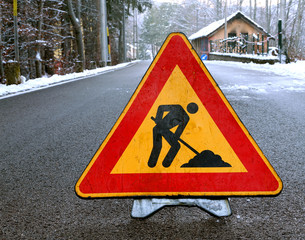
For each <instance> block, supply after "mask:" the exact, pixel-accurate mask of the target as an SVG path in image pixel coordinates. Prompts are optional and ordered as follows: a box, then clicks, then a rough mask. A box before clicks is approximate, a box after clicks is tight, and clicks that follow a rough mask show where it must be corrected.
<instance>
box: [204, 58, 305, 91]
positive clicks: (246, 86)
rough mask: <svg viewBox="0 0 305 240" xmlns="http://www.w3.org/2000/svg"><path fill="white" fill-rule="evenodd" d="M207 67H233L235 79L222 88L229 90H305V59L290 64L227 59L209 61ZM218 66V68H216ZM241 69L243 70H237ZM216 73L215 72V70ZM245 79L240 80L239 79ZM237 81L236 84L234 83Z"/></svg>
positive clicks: (232, 74)
mask: <svg viewBox="0 0 305 240" xmlns="http://www.w3.org/2000/svg"><path fill="white" fill-rule="evenodd" d="M205 63H206V65H207V67H208V68H209V67H211V68H212V69H214V71H215V69H216V71H218V73H217V74H221V73H219V71H221V70H217V69H221V68H222V67H226V74H227V73H228V72H227V69H228V68H231V69H232V72H231V73H230V75H231V77H232V78H236V80H235V81H232V82H230V83H223V84H222V85H221V89H222V90H228V91H236V90H238V91H242V92H246V91H251V92H256V93H268V92H270V91H272V92H274V91H276V92H278V91H294V92H300V91H301V92H304V91H305V61H298V62H296V63H290V64H279V63H276V64H274V65H270V64H255V63H240V62H225V61H207V62H205ZM215 67H216V68H215ZM234 69H241V70H244V71H243V72H242V71H235V70H234ZM214 74H215V72H214ZM255 76H257V77H255ZM241 78H242V79H243V81H239V79H241ZM234 82H235V84H234Z"/></svg>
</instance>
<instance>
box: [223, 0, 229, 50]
mask: <svg viewBox="0 0 305 240" xmlns="http://www.w3.org/2000/svg"><path fill="white" fill-rule="evenodd" d="M227 32H228V24H227V0H226V2H225V34H224V39H227V37H228V33H227ZM225 49H226V52H227V40H225Z"/></svg>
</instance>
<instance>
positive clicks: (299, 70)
mask: <svg viewBox="0 0 305 240" xmlns="http://www.w3.org/2000/svg"><path fill="white" fill-rule="evenodd" d="M209 63H213V64H221V65H225V66H232V67H238V68H242V69H248V70H256V71H264V72H268V73H274V74H277V75H281V76H287V77H291V78H294V79H300V80H301V82H303V84H305V61H298V62H295V63H289V64H280V63H276V64H273V65H270V64H256V63H240V62H227V61H209Z"/></svg>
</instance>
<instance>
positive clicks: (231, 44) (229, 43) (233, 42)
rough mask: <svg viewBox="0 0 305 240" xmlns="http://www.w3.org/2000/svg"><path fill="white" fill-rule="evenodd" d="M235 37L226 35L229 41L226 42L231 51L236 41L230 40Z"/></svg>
mask: <svg viewBox="0 0 305 240" xmlns="http://www.w3.org/2000/svg"><path fill="white" fill-rule="evenodd" d="M234 37H236V33H229V34H228V38H229V41H228V47H229V48H231V49H233V48H235V46H236V41H235V40H230V38H234Z"/></svg>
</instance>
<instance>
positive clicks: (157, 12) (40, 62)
mask: <svg viewBox="0 0 305 240" xmlns="http://www.w3.org/2000/svg"><path fill="white" fill-rule="evenodd" d="M17 2H18V15H17V16H18V17H17V20H18V21H17V22H18V37H19V39H18V42H19V52H20V53H19V55H20V60H19V62H20V71H21V75H22V76H24V77H25V78H26V79H33V78H37V77H41V76H42V75H53V74H66V73H70V72H74V71H82V70H83V69H93V68H96V67H100V66H101V46H100V0H19V1H17ZM282 2H283V0H282ZM284 2H285V4H284V7H283V9H282V10H283V11H284V12H285V19H284V30H285V32H284V33H285V36H286V38H285V39H286V40H285V41H286V42H285V45H286V46H287V51H288V55H289V56H290V58H291V59H304V58H305V47H304V43H305V37H304V33H305V29H304V28H305V27H304V26H305V24H304V17H303V15H304V8H305V7H304V4H305V0H284ZM226 3H227V5H226ZM280 7H281V6H280V2H279V0H262V1H259V0H184V1H180V2H177V3H166V2H165V3H159V2H151V1H150V0H108V1H107V17H108V19H107V21H108V28H109V36H110V37H109V40H110V45H111V64H113V65H115V64H117V63H120V62H124V61H127V60H132V59H135V58H141V59H147V58H150V57H151V56H154V55H155V54H156V52H157V50H158V49H159V48H160V46H161V44H162V43H163V41H164V40H165V38H166V36H167V35H168V34H169V33H170V32H173V31H179V32H184V33H185V34H186V35H187V36H189V35H191V34H192V33H194V32H196V31H197V30H199V29H200V28H202V27H205V26H207V25H208V24H210V23H212V22H214V21H216V20H219V19H222V18H224V16H225V12H226V13H227V16H228V15H230V14H232V13H234V12H236V11H237V10H240V11H242V12H243V13H245V14H246V15H248V16H249V17H250V18H252V19H253V20H254V21H256V22H257V23H258V24H260V25H261V26H263V27H264V28H265V29H266V30H267V31H268V32H270V33H271V34H272V35H273V36H275V37H277V22H278V19H279V18H280V10H281V9H280ZM124 11H125V12H124ZM124 23H125V24H124ZM124 30H125V31H124ZM129 49H133V50H134V51H135V53H134V54H131V55H128V54H127V58H126V52H128V51H130V50H129ZM14 59H15V51H14V25H13V0H0V78H1V81H2V82H4V78H5V75H4V71H3V69H4V68H5V65H6V63H8V62H10V61H13V60H14Z"/></svg>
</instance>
